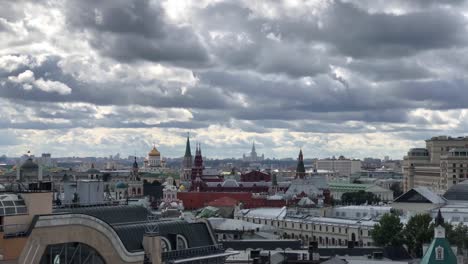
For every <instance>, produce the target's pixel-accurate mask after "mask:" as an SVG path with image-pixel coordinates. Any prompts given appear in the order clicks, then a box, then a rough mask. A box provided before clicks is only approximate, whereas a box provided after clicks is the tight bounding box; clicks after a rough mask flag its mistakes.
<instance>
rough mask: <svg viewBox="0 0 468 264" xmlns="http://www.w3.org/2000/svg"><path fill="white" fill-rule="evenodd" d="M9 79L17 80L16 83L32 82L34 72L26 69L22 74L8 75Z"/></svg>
mask: <svg viewBox="0 0 468 264" xmlns="http://www.w3.org/2000/svg"><path fill="white" fill-rule="evenodd" d="M8 79H9V80H10V81H12V82H15V83H32V82H34V80H35V79H34V72H32V71H30V70H26V71H24V72H22V73H20V74H18V76H10V77H8Z"/></svg>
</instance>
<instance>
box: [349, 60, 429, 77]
mask: <svg viewBox="0 0 468 264" xmlns="http://www.w3.org/2000/svg"><path fill="white" fill-rule="evenodd" d="M348 67H349V69H351V70H352V71H354V72H356V73H358V74H361V75H362V76H364V77H365V78H368V79H370V80H372V81H375V82H381V81H399V80H413V79H424V78H431V77H432V76H433V73H431V71H430V70H428V69H427V68H425V67H424V65H421V64H420V63H418V62H416V61H415V60H414V59H413V60H411V59H409V60H408V59H405V60H403V59H393V60H392V59H388V60H383V59H379V60H359V61H353V62H352V63H350V64H349V65H348Z"/></svg>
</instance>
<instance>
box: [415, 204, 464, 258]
mask: <svg viewBox="0 0 468 264" xmlns="http://www.w3.org/2000/svg"><path fill="white" fill-rule="evenodd" d="M434 224H435V228H434V239H433V240H432V242H431V244H430V245H429V247H428V248H427V250H426V252H425V253H424V256H423V258H422V260H421V264H432V263H444V264H456V263H457V257H456V256H455V254H454V252H453V250H452V248H451V246H450V243H449V241H448V239H447V238H446V237H445V228H444V226H443V224H444V218H443V217H442V213H441V212H440V209H439V212H437V216H436V218H435V219H434Z"/></svg>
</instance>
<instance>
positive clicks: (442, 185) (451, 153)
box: [403, 136, 468, 193]
mask: <svg viewBox="0 0 468 264" xmlns="http://www.w3.org/2000/svg"><path fill="white" fill-rule="evenodd" d="M467 176H468V137H456V138H453V137H448V136H438V137H433V138H431V139H428V140H426V148H413V149H410V150H409V151H408V155H407V156H405V157H404V158H403V188H404V191H408V190H410V189H412V188H414V187H417V186H425V187H428V188H430V189H432V190H433V191H435V192H438V193H443V192H445V191H446V190H447V189H448V188H450V187H451V186H452V185H455V184H457V183H459V182H461V181H463V180H466V179H467Z"/></svg>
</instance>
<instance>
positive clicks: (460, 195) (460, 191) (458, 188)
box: [444, 180, 468, 201]
mask: <svg viewBox="0 0 468 264" xmlns="http://www.w3.org/2000/svg"><path fill="white" fill-rule="evenodd" d="M444 198H445V199H447V200H452V201H468V180H465V181H462V182H460V183H458V184H455V185H452V187H450V188H449V189H448V190H447V191H446V192H445V193H444Z"/></svg>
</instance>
